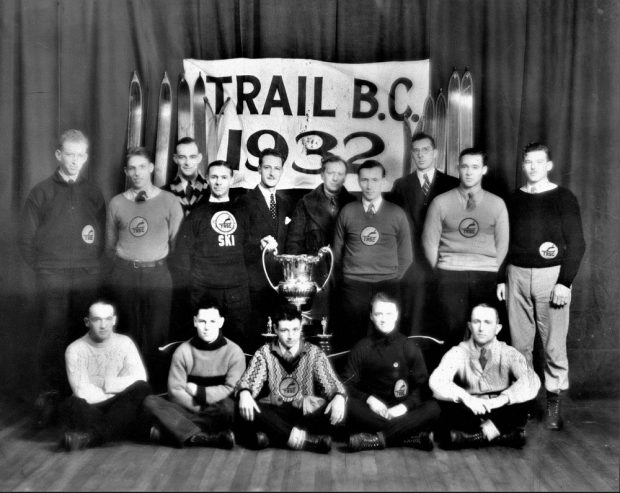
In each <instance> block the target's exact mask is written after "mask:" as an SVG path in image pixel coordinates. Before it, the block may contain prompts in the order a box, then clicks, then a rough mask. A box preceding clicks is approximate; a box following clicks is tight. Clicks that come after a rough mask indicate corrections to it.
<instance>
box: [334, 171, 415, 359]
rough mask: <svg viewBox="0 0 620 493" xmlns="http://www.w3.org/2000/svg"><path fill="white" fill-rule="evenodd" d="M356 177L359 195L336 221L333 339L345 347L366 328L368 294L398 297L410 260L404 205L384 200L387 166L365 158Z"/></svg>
mask: <svg viewBox="0 0 620 493" xmlns="http://www.w3.org/2000/svg"><path fill="white" fill-rule="evenodd" d="M357 178H358V182H359V185H360V189H361V190H362V199H361V200H357V201H355V202H351V203H350V204H347V205H346V206H344V207H343V209H342V211H341V212H340V215H339V216H338V220H337V221H336V234H335V237H334V257H335V264H336V274H337V276H338V278H340V280H341V288H340V291H341V292H340V296H341V299H340V307H341V310H340V312H341V317H342V318H341V319H340V321H339V322H338V324H337V331H336V332H335V333H334V334H335V341H334V344H335V345H337V346H339V347H338V349H349V348H351V347H352V346H353V345H355V343H356V342H357V341H359V340H360V339H361V338H362V337H364V336H365V335H366V334H367V331H368V330H367V329H368V324H369V315H370V300H371V299H372V297H373V296H374V295H375V294H376V293H378V292H379V291H383V292H385V293H386V294H387V295H388V296H391V297H393V298H394V299H396V300H397V301H398V300H400V284H399V283H400V279H401V278H402V276H403V275H404V273H405V272H406V271H407V269H408V268H409V266H410V265H411V261H412V257H413V255H412V252H411V235H410V233H409V221H408V220H407V216H406V214H405V211H403V210H402V209H401V208H400V207H399V206H397V205H396V204H393V203H391V202H388V201H387V200H384V199H383V197H382V195H381V192H382V189H383V186H384V184H385V168H384V167H383V165H382V164H381V163H380V162H379V161H375V160H372V159H370V160H368V161H364V162H363V163H362V164H361V165H360V167H359V169H358V171H357Z"/></svg>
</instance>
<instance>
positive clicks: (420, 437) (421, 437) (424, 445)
mask: <svg viewBox="0 0 620 493" xmlns="http://www.w3.org/2000/svg"><path fill="white" fill-rule="evenodd" d="M402 445H403V447H413V448H417V449H420V450H426V451H427V452H430V451H431V450H433V448H434V446H435V445H434V444H433V432H431V431H421V432H420V433H418V434H417V435H411V436H410V437H409V438H406V439H405V440H403V443H402Z"/></svg>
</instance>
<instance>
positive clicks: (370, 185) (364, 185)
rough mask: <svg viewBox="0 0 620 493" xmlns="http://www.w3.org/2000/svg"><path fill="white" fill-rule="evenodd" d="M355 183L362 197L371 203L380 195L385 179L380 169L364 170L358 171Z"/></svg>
mask: <svg viewBox="0 0 620 493" xmlns="http://www.w3.org/2000/svg"><path fill="white" fill-rule="evenodd" d="M357 181H358V182H359V185H360V189H361V190H362V197H364V198H365V199H366V200H367V201H369V202H371V201H373V200H375V199H376V198H377V197H379V195H381V191H382V190H383V182H384V181H385V179H384V178H383V171H382V170H381V168H366V169H362V170H360V172H359V173H358V175H357Z"/></svg>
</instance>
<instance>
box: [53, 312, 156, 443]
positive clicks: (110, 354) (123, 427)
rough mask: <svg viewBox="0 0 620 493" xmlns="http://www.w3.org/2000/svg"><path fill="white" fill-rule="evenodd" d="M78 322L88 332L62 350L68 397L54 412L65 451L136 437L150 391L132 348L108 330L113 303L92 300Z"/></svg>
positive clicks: (125, 339) (112, 321)
mask: <svg viewBox="0 0 620 493" xmlns="http://www.w3.org/2000/svg"><path fill="white" fill-rule="evenodd" d="M84 322H85V323H86V327H88V332H87V333H86V335H84V336H82V337H81V338H79V339H77V340H76V341H74V342H73V343H71V344H70V345H69V347H68V348H67V350H66V352H65V361H66V365H67V377H68V379H69V385H70V386H71V390H72V391H73V395H72V396H70V397H69V398H68V399H67V400H66V401H65V402H64V403H63V404H62V405H61V407H60V416H61V418H62V419H63V421H64V424H65V427H66V428H67V429H68V431H66V432H65V434H64V438H63V445H64V447H65V448H66V449H67V450H69V451H71V450H78V449H84V448H87V447H92V446H97V445H101V444H102V443H104V442H108V441H113V440H122V439H124V438H129V437H130V436H135V437H138V436H139V433H138V430H139V429H140V426H139V425H140V423H141V422H142V420H141V416H140V410H141V408H142V402H143V401H144V398H145V397H146V396H147V395H149V394H150V393H151V389H150V387H149V384H148V383H146V371H145V369H144V364H143V363H142V359H141V358H140V353H139V352H138V348H137V347H136V345H135V344H134V342H133V341H132V340H131V339H130V338H129V337H128V336H126V335H123V334H117V333H115V332H114V327H115V325H116V313H115V310H114V307H113V306H112V305H111V304H110V303H107V302H105V301H96V302H95V303H93V304H92V305H91V306H90V308H89V310H88V317H86V318H85V319H84Z"/></svg>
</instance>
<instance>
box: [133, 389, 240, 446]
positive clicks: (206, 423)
mask: <svg viewBox="0 0 620 493" xmlns="http://www.w3.org/2000/svg"><path fill="white" fill-rule="evenodd" d="M144 408H145V409H146V412H147V413H148V414H149V415H150V416H152V418H154V420H155V421H156V422H157V423H158V424H159V425H161V426H162V427H163V429H164V430H165V431H166V432H167V434H168V435H170V436H171V437H172V439H173V441H174V443H175V444H176V445H177V446H178V447H182V446H183V444H184V443H185V441H186V440H187V439H188V438H190V437H192V436H194V435H195V434H196V433H200V432H201V431H204V432H207V433H208V432H214V431H222V430H226V429H229V428H231V427H232V424H233V418H234V415H235V404H234V402H233V401H232V399H230V398H228V397H227V398H226V399H223V400H221V401H219V402H217V403H215V404H212V405H210V406H207V407H206V408H204V409H203V410H201V411H200V412H197V413H196V412H192V411H190V410H189V409H186V408H184V407H183V406H181V405H180V404H177V403H176V402H172V401H169V400H168V399H165V398H163V397H160V396H157V395H150V396H148V397H147V398H146V399H145V400H144Z"/></svg>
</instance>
